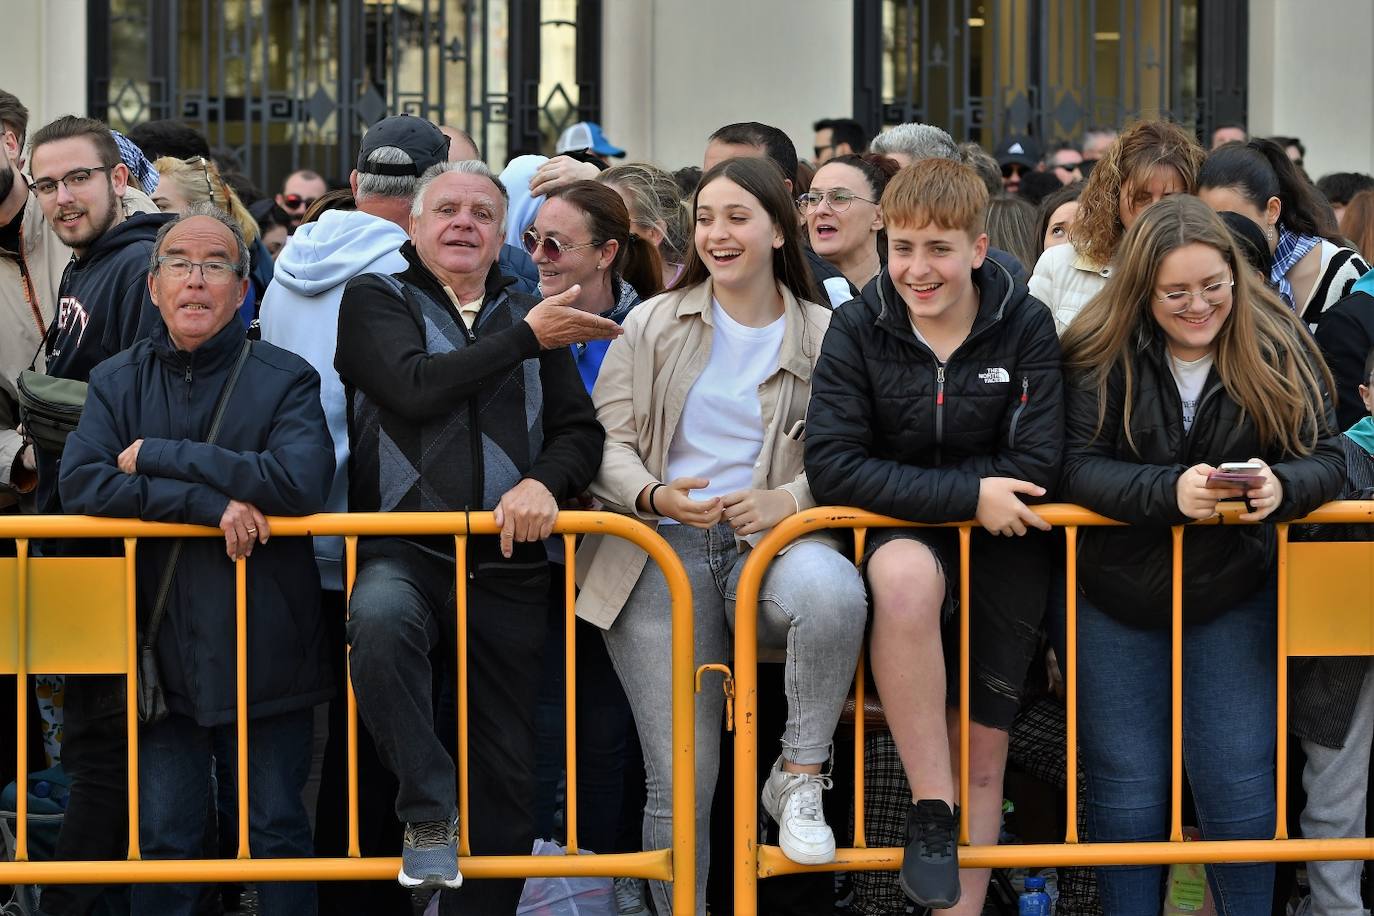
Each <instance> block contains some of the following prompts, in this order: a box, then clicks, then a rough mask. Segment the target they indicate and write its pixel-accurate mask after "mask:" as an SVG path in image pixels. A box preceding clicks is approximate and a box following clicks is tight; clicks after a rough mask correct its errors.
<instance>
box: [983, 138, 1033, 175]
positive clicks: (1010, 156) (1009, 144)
mask: <svg viewBox="0 0 1374 916" xmlns="http://www.w3.org/2000/svg"><path fill="white" fill-rule="evenodd" d="M992 158H994V159H996V160H997V164H998V165H1000V166H1008V165H1011V164H1012V163H1015V164H1017V165H1020V166H1023V167H1024V168H1028V169H1033V168H1035V167H1036V166H1037V165H1039V164H1040V144H1038V143H1036V142H1035V141H1034V140H1032V139H1031V138H1030V137H1024V136H1015V135H1013V136H1010V137H1007V138H1006V139H1005V140H1003V141H1002V142H1001V143H999V144H997V149H996V150H995V151H993V154H992Z"/></svg>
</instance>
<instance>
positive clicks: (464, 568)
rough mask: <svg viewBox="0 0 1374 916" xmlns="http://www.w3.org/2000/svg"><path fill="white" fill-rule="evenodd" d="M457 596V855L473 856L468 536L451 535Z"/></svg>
mask: <svg viewBox="0 0 1374 916" xmlns="http://www.w3.org/2000/svg"><path fill="white" fill-rule="evenodd" d="M453 544H454V554H455V557H456V559H457V564H456V572H455V575H456V576H457V584H456V587H455V589H454V591H455V593H456V594H457V596H458V666H457V667H458V855H460V856H463V857H464V858H466V857H468V856H470V855H472V825H471V824H470V823H469V822H468V549H467V547H468V539H467V536H466V535H462V534H459V535H455V536H454V538H453Z"/></svg>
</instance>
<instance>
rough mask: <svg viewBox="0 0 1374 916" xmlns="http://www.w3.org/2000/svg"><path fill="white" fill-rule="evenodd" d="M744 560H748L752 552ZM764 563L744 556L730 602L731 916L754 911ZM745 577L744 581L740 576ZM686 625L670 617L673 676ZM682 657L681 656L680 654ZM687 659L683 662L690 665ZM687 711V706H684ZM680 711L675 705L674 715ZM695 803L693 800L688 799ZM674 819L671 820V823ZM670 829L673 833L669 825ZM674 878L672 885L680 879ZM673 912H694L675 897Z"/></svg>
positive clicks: (686, 761)
mask: <svg viewBox="0 0 1374 916" xmlns="http://www.w3.org/2000/svg"><path fill="white" fill-rule="evenodd" d="M749 559H754V557H753V555H752V554H751V555H750V556H749ZM766 569H767V565H766V564H765V565H764V566H762V567H759V566H758V565H757V564H756V563H755V564H751V563H748V562H747V561H746V564H745V571H744V573H743V574H742V575H741V576H740V586H741V587H738V588H737V591H736V595H737V600H736V603H735V671H734V674H735V850H736V852H737V854H738V858H737V859H736V861H735V913H736V916H754V914H756V913H757V912H758V905H759V903H758V892H759V836H758V832H759V831H758V810H759V809H758V805H759V792H758V772H759V770H758V752H759V749H758V740H759V739H758V723H757V719H758V697H759V667H758V666H759V657H758V644H759V640H758V595H759V585H760V583H761V581H762V579H763V574H764V570H766ZM746 579H747V580H748V581H747V582H746V581H745V580H746ZM686 623H687V624H688V629H687V630H686V633H684V631H683V628H682V626H681V625H680V623H679V621H678V620H677V619H676V618H674V620H673V639H674V643H673V649H674V658H673V666H674V669H673V676H674V678H676V677H677V665H678V656H677V650H678V642H677V640H679V639H682V640H686V641H688V642H689V643H690V642H691V639H692V637H691V636H689V635H686V634H687V633H690V632H691V631H690V624H691V621H690V620H688V621H686ZM684 661H685V659H684ZM690 666H691V665H690V663H689V667H690ZM689 711H690V706H689ZM680 712H681V710H679V709H678V708H677V707H676V706H675V707H674V709H673V713H674V716H676V715H678V714H679V713H680ZM673 737H674V745H675V746H677V747H678V748H679V750H681V742H680V741H679V740H677V735H676V733H675V734H674V736H673ZM678 759H679V760H682V761H683V763H682V764H680V765H681V766H691V761H692V758H683V757H679V758H678ZM678 766H679V764H678V763H677V762H674V764H673V767H674V769H673V779H674V781H676V779H677V773H678V770H677V767H678ZM694 804H695V803H694ZM674 824H676V822H674ZM673 832H674V834H676V833H677V830H676V827H674V831H673ZM673 861H674V866H673V867H674V871H675V872H676V870H677V854H676V853H674V854H673ZM680 883H681V881H680V879H677V880H675V882H674V889H675V890H676V887H677V885H678V884H680ZM673 912H674V913H681V912H694V911H690V910H683V909H681V908H680V906H679V905H678V903H677V901H676V898H675V899H674V905H673Z"/></svg>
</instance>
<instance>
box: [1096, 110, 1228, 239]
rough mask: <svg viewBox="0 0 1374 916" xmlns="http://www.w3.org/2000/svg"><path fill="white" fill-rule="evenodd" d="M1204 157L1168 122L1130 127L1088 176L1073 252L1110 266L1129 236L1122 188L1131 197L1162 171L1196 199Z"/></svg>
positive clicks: (1188, 136) (1184, 133)
mask: <svg viewBox="0 0 1374 916" xmlns="http://www.w3.org/2000/svg"><path fill="white" fill-rule="evenodd" d="M1206 156H1207V154H1206V153H1205V152H1204V151H1203V149H1202V147H1201V146H1199V145H1198V142H1197V140H1195V139H1194V138H1193V136H1192V134H1190V133H1188V132H1187V131H1185V130H1184V129H1183V128H1181V127H1179V126H1178V125H1177V124H1174V123H1172V122H1170V121H1140V122H1137V123H1136V124H1133V125H1131V126H1130V127H1129V128H1127V129H1126V130H1125V131H1124V132H1122V134H1121V136H1119V137H1117V139H1116V142H1115V143H1113V144H1112V145H1111V146H1110V147H1108V148H1107V152H1106V154H1105V155H1104V156H1103V157H1102V158H1101V159H1099V160H1098V162H1097V165H1095V166H1093V170H1092V171H1091V172H1089V173H1088V181H1087V184H1086V185H1084V187H1083V193H1082V195H1080V197H1079V198H1078V216H1077V218H1075V220H1074V224H1073V228H1072V229H1070V230H1069V241H1070V242H1072V243H1073V247H1074V249H1075V250H1076V251H1077V252H1078V253H1079V254H1081V255H1084V256H1086V257H1087V258H1089V259H1090V260H1092V261H1094V262H1096V263H1098V264H1102V265H1106V264H1108V263H1110V262H1111V260H1112V256H1113V255H1114V254H1115V253H1116V249H1117V246H1118V245H1120V244H1121V238H1122V236H1124V235H1125V234H1126V225H1125V224H1124V223H1123V222H1122V221H1121V190H1122V188H1123V187H1125V188H1126V189H1127V190H1128V191H1129V190H1130V189H1131V188H1133V187H1134V186H1135V184H1136V183H1137V182H1140V181H1143V180H1147V179H1148V176H1149V174H1150V171H1151V170H1152V169H1154V168H1155V167H1156V166H1160V165H1163V166H1168V167H1169V168H1172V169H1173V170H1174V171H1175V172H1177V173H1178V177H1179V178H1180V179H1181V180H1182V182H1183V187H1184V190H1185V191H1187V192H1188V193H1189V194H1192V193H1194V192H1195V191H1196V190H1197V173H1198V170H1199V169H1200V168H1201V167H1202V160H1203V159H1205V158H1206Z"/></svg>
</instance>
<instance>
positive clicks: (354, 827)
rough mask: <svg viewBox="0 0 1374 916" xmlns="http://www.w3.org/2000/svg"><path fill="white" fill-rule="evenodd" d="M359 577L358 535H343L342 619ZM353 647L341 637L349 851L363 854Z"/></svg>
mask: <svg viewBox="0 0 1374 916" xmlns="http://www.w3.org/2000/svg"><path fill="white" fill-rule="evenodd" d="M357 578H358V536H357V535H356V534H350V535H348V536H347V537H345V538H344V588H345V589H346V591H345V592H344V596H345V599H346V600H345V602H344V603H345V609H344V619H345V620H347V619H348V613H349V612H348V601H347V599H351V598H352V597H353V582H354V581H355V580H356V579H357ZM352 653H353V650H352V648H350V647H349V645H348V641H347V640H344V684H345V688H344V689H345V690H346V691H347V693H348V855H349V858H353V859H357V858H360V857H361V856H362V854H363V853H362V845H361V843H360V841H359V839H358V698H357V696H355V695H354V693H353V668H352Z"/></svg>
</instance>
